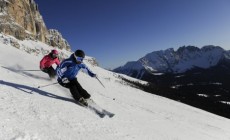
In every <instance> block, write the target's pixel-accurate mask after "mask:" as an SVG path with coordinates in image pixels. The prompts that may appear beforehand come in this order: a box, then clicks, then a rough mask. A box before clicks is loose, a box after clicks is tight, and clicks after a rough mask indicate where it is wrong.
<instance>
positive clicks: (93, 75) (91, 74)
mask: <svg viewBox="0 0 230 140" xmlns="http://www.w3.org/2000/svg"><path fill="white" fill-rule="evenodd" d="M82 66H83V68H84V69H85V71H86V72H87V73H88V75H89V76H91V77H96V74H95V73H93V72H92V71H91V70H90V69H89V68H88V67H87V66H86V65H85V64H82Z"/></svg>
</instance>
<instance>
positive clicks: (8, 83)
mask: <svg viewBox="0 0 230 140" xmlns="http://www.w3.org/2000/svg"><path fill="white" fill-rule="evenodd" d="M0 84H1V85H6V86H10V87H13V88H16V89H18V90H21V91H23V92H25V93H28V94H33V92H36V93H38V94H40V95H43V96H47V97H50V98H54V99H59V100H63V101H68V102H72V103H76V102H75V100H74V99H70V98H65V97H62V96H58V95H55V94H52V93H49V92H46V91H43V90H40V89H38V88H35V87H30V86H26V85H21V84H16V83H11V82H6V81H3V80H0ZM27 90H28V91H27Z"/></svg>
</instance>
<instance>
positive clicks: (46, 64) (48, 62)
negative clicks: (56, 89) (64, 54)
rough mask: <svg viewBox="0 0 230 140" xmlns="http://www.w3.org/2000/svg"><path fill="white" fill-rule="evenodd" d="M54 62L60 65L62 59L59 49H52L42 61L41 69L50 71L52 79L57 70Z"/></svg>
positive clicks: (46, 71)
mask: <svg viewBox="0 0 230 140" xmlns="http://www.w3.org/2000/svg"><path fill="white" fill-rule="evenodd" d="M53 64H56V65H59V64H60V61H59V59H58V51H57V50H52V51H51V52H50V53H49V54H48V55H46V56H44V57H43V58H42V60H41V61H40V69H41V71H43V72H45V73H48V74H49V77H50V78H51V79H52V78H54V77H55V75H56V72H55V70H54V68H53V67H52V65H53Z"/></svg>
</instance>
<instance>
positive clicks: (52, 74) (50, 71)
mask: <svg viewBox="0 0 230 140" xmlns="http://www.w3.org/2000/svg"><path fill="white" fill-rule="evenodd" d="M42 71H43V72H45V73H47V74H48V75H49V77H50V78H55V75H56V72H55V70H54V68H53V67H52V66H51V67H48V68H44V69H43V70H42Z"/></svg>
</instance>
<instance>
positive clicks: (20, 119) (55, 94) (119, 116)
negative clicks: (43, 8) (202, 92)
mask: <svg viewBox="0 0 230 140" xmlns="http://www.w3.org/2000/svg"><path fill="white" fill-rule="evenodd" d="M19 43H21V44H23V43H24V45H31V46H30V47H31V48H34V47H36V48H37V49H40V50H45V49H49V50H51V49H52V48H48V46H47V45H45V44H43V43H41V42H33V41H25V42H20V41H19ZM39 47H40V48H39ZM59 51H63V50H59ZM29 52H31V51H29ZM63 53H64V54H66V55H67V54H68V55H69V54H71V53H70V52H69V53H68V52H64V51H63ZM86 53H87V52H86ZM41 58H42V55H41V54H36V53H31V54H29V53H27V52H25V50H24V49H23V50H22V49H17V48H15V47H13V46H11V44H5V42H4V38H2V39H0V73H1V76H0V120H1V121H0V139H1V140H9V139H10V140H29V139H30V140H57V139H58V140H76V139H77V140H99V139H100V140H102V139H103V140H130V139H132V140H140V139H142V140H153V139H157V140H175V139H176V140H185V139H186V140H194V139H197V140H229V139H230V120H229V119H226V118H223V117H220V116H217V115H214V114H211V113H208V112H205V111H202V110H199V109H196V108H193V107H190V106H187V105H185V104H182V103H179V102H175V101H172V100H169V99H166V98H163V97H159V96H156V95H152V94H149V93H146V92H143V91H141V90H139V89H136V88H132V87H130V86H129V85H127V84H125V83H124V82H123V81H122V80H121V79H119V78H118V77H119V74H116V73H113V72H110V71H107V70H105V69H102V68H100V67H98V66H95V65H92V64H91V63H89V62H88V61H87V60H85V63H86V65H87V66H89V68H90V69H91V70H92V71H94V72H95V73H96V74H97V75H98V77H99V79H100V80H101V81H102V83H103V84H104V85H105V87H106V88H104V87H102V86H101V85H100V83H99V82H98V81H97V80H96V79H94V78H91V77H89V76H88V75H86V74H84V73H79V75H78V80H79V82H80V83H81V84H82V86H83V87H84V88H85V89H86V90H87V91H88V92H89V93H90V94H91V95H92V99H93V100H94V101H95V102H96V103H97V104H98V105H99V106H101V107H103V108H105V109H107V110H109V111H111V112H113V113H115V114H116V115H115V116H114V117H113V118H107V117H106V118H103V119H102V118H99V117H98V116H97V115H95V114H94V113H93V112H91V111H90V110H87V109H85V108H83V107H80V106H78V105H77V104H75V103H74V100H73V99H72V97H71V94H70V93H69V91H68V90H67V89H65V88H63V87H61V86H59V85H57V84H56V85H52V86H48V87H44V88H40V89H38V88H37V87H38V86H40V85H46V84H51V83H54V82H56V81H55V80H53V81H51V80H49V78H48V76H47V75H46V74H45V73H43V72H41V71H33V72H31V71H19V70H25V69H38V67H39V61H40V59H41ZM87 58H90V57H87ZM126 78H128V77H126ZM130 79H131V80H134V79H133V78H130ZM143 83H144V82H143Z"/></svg>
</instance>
